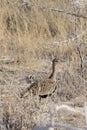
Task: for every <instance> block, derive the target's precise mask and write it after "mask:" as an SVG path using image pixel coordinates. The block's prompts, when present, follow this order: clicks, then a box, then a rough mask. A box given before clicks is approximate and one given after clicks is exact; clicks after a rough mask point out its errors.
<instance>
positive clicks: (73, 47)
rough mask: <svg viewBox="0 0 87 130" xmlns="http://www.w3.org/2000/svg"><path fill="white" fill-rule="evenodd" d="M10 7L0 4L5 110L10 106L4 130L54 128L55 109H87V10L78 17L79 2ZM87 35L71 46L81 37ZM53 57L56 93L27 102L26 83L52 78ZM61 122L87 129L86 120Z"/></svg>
mask: <svg viewBox="0 0 87 130" xmlns="http://www.w3.org/2000/svg"><path fill="white" fill-rule="evenodd" d="M10 1H11V0H0V104H4V107H0V114H1V115H0V130H31V129H33V128H34V127H35V126H42V125H46V124H48V123H50V118H49V109H50V107H51V106H52V104H54V103H59V102H64V101H71V102H74V103H75V105H76V106H77V107H82V106H83V102H85V101H86V100H87V30H86V28H87V18H84V17H83V16H85V17H87V15H86V14H87V8H86V6H85V7H84V8H82V9H79V10H78V11H79V12H78V14H79V16H78V17H75V16H74V15H72V13H77V12H76V11H75V8H74V6H73V4H72V1H73V0H63V1H61V0H27V1H26V2H24V0H12V1H11V2H10ZM48 8H58V9H63V10H64V11H65V12H58V11H53V10H48ZM66 12H70V13H71V14H66ZM80 16H81V17H80ZM75 18H76V20H77V21H75ZM84 31H85V33H84V34H83V35H80V37H78V39H76V40H71V39H73V38H75V34H76V32H77V34H78V35H79V34H80V33H82V32H84ZM66 40H67V42H63V41H66ZM53 56H54V57H56V58H57V60H58V63H57V66H56V79H57V82H56V84H57V89H56V91H55V93H53V94H52V95H51V96H49V97H47V98H42V99H41V101H39V98H38V96H34V95H32V93H28V94H27V95H26V97H25V98H23V99H21V98H20V93H21V92H22V91H23V90H24V89H25V88H26V87H27V86H28V84H27V83H26V81H25V80H21V79H23V78H24V77H26V75H29V74H32V75H34V76H35V77H36V78H38V77H42V76H43V77H45V76H48V75H49V74H50V73H51V60H52V57H53ZM47 117H48V118H47ZM61 121H63V122H67V123H71V124H73V125H75V126H79V127H82V126H84V124H85V121H84V119H83V117H82V116H80V115H74V114H73V113H72V114H71V113H66V115H65V117H63V115H61ZM79 122H80V123H79ZM2 124H3V125H2Z"/></svg>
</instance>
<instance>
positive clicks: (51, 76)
mask: <svg viewBox="0 0 87 130" xmlns="http://www.w3.org/2000/svg"><path fill="white" fill-rule="evenodd" d="M54 77H55V61H53V62H52V72H51V74H50V76H49V79H54Z"/></svg>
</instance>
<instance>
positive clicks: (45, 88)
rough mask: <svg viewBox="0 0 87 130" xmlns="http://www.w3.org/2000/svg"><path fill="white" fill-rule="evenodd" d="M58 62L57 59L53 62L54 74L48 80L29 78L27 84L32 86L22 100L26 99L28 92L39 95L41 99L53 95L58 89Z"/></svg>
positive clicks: (22, 95) (23, 93) (22, 94)
mask: <svg viewBox="0 0 87 130" xmlns="http://www.w3.org/2000/svg"><path fill="white" fill-rule="evenodd" d="M57 62H58V61H57V59H56V58H54V59H53V60H52V72H51V74H50V76H49V77H48V78H43V79H35V78H34V77H33V76H32V75H31V76H29V77H28V76H27V77H26V82H27V83H30V86H29V87H28V88H26V90H25V91H23V92H22V93H21V98H22V97H24V95H25V93H26V92H28V91H32V93H33V94H34V95H38V96H39V97H47V96H48V95H51V94H52V93H53V92H54V91H55V89H56V73H55V66H56V63H57Z"/></svg>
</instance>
